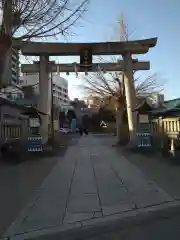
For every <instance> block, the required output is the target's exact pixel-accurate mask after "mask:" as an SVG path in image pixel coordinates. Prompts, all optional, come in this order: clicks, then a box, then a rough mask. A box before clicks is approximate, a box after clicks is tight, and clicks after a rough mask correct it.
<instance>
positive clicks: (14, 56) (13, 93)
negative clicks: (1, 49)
mask: <svg viewBox="0 0 180 240" xmlns="http://www.w3.org/2000/svg"><path fill="white" fill-rule="evenodd" d="M19 64H20V61H19V51H18V50H16V49H12V51H11V58H10V64H9V66H10V70H8V71H7V72H6V74H5V76H6V80H5V81H4V84H5V87H4V88H2V89H1V96H2V97H3V98H10V99H16V98H22V97H23V92H22V90H21V88H20V87H19V73H20V68H19ZM6 85H7V86H6Z"/></svg>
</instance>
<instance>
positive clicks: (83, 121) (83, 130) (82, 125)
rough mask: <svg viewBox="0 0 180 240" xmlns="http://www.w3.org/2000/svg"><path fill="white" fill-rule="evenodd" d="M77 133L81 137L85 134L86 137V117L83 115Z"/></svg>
mask: <svg viewBox="0 0 180 240" xmlns="http://www.w3.org/2000/svg"><path fill="white" fill-rule="evenodd" d="M79 133H80V135H81V136H82V135H83V133H85V135H88V116H87V115H84V116H82V118H81V123H80V126H79Z"/></svg>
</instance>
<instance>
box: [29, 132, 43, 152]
mask: <svg viewBox="0 0 180 240" xmlns="http://www.w3.org/2000/svg"><path fill="white" fill-rule="evenodd" d="M42 151H43V146H42V137H41V136H33V135H32V136H30V137H28V152H42Z"/></svg>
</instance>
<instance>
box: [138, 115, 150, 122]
mask: <svg viewBox="0 0 180 240" xmlns="http://www.w3.org/2000/svg"><path fill="white" fill-rule="evenodd" d="M139 123H149V116H148V115H147V114H139Z"/></svg>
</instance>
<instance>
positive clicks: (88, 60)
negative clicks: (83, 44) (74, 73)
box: [80, 47, 92, 71]
mask: <svg viewBox="0 0 180 240" xmlns="http://www.w3.org/2000/svg"><path fill="white" fill-rule="evenodd" d="M80 70H81V71H90V70H92V49H91V48H90V47H89V48H82V49H81V50H80Z"/></svg>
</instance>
